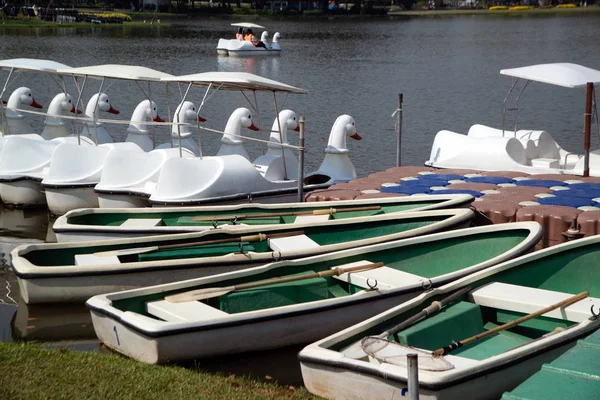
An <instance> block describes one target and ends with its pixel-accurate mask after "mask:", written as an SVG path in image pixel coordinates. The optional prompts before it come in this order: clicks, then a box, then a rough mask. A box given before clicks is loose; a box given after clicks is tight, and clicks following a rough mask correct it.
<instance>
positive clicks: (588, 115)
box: [583, 82, 594, 177]
mask: <svg viewBox="0 0 600 400" xmlns="http://www.w3.org/2000/svg"><path fill="white" fill-rule="evenodd" d="M593 92H594V84H593V83H592V82H588V83H587V85H586V90H585V118H584V125H583V137H584V139H583V150H584V152H583V157H584V159H583V176H586V177H587V176H590V143H591V138H590V134H591V131H592V93H593Z"/></svg>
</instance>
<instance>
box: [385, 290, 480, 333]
mask: <svg viewBox="0 0 600 400" xmlns="http://www.w3.org/2000/svg"><path fill="white" fill-rule="evenodd" d="M470 290H471V286H465V287H464V288H462V289H460V290H458V291H456V292H454V293H452V294H451V295H450V296H448V297H444V298H443V299H441V300H440V301H434V302H432V303H431V304H430V305H429V306H427V307H425V308H424V309H423V310H421V312H420V313H418V314H415V315H413V316H412V317H410V318H408V319H406V320H405V321H403V322H401V323H400V324H398V325H396V326H394V327H393V328H391V329H389V330H387V331H385V332H383V333H381V334H380V335H377V337H378V338H379V339H385V338H386V337H388V336H389V335H393V334H394V333H396V332H400V331H401V330H403V329H405V328H406V327H408V326H410V325H412V324H413V323H414V322H416V321H418V320H419V319H421V318H423V317H427V316H428V315H431V314H434V313H436V312H438V311H440V310H441V309H442V307H443V306H445V305H446V304H448V303H452V302H453V301H454V300H456V299H458V298H459V297H461V296H463V295H465V294H467V293H468V292H469V291H470Z"/></svg>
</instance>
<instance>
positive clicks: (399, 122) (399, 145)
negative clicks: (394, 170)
mask: <svg viewBox="0 0 600 400" xmlns="http://www.w3.org/2000/svg"><path fill="white" fill-rule="evenodd" d="M403 101H404V95H403V94H402V93H400V94H398V109H397V110H396V113H397V114H398V120H397V122H396V124H397V125H398V130H397V133H398V142H397V143H396V167H399V166H400V161H401V153H402V103H403Z"/></svg>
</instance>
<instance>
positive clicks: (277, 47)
mask: <svg viewBox="0 0 600 400" xmlns="http://www.w3.org/2000/svg"><path fill="white" fill-rule="evenodd" d="M279 39H281V35H280V34H279V32H275V34H274V35H273V43H271V46H270V49H271V50H281V44H280V43H279Z"/></svg>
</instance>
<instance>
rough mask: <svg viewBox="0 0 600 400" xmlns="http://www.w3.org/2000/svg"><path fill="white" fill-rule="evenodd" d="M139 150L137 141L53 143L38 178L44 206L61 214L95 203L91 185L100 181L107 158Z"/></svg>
mask: <svg viewBox="0 0 600 400" xmlns="http://www.w3.org/2000/svg"><path fill="white" fill-rule="evenodd" d="M81 139H84V138H83V137H82V138H81ZM85 140H87V141H91V140H90V139H88V138H85ZM139 153H141V154H144V153H143V152H142V149H141V148H140V147H139V146H138V145H137V144H135V143H129V142H124V143H106V144H101V145H99V146H96V145H95V144H94V145H92V146H79V145H77V144H74V143H67V144H63V145H61V146H59V147H57V149H56V151H55V153H54V154H53V156H52V161H51V163H50V169H49V171H48V174H47V176H46V177H45V178H44V180H43V181H42V187H43V188H44V191H45V193H46V201H47V203H48V209H49V210H50V212H51V213H52V214H54V215H62V214H64V213H66V212H68V211H70V210H75V209H78V208H90V207H99V205H100V203H99V199H98V194H97V193H96V191H95V187H96V186H97V185H98V184H99V183H100V182H101V176H102V173H103V170H104V167H105V163H106V162H107V160H108V159H109V158H110V157H111V156H115V155H116V154H119V155H123V156H125V157H126V156H129V157H135V156H137V155H138V154H139ZM74 165H76V166H77V167H76V168H73V166H74Z"/></svg>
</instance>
